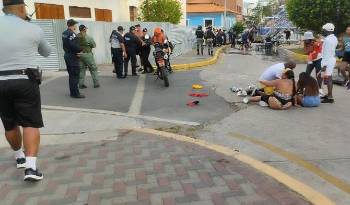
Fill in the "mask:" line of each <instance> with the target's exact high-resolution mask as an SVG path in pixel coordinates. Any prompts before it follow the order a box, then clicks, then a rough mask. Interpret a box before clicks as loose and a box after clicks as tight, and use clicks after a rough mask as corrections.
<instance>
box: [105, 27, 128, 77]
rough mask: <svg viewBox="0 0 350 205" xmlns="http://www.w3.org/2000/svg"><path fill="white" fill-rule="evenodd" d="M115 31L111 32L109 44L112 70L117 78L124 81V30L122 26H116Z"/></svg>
mask: <svg viewBox="0 0 350 205" xmlns="http://www.w3.org/2000/svg"><path fill="white" fill-rule="evenodd" d="M117 30H118V31H116V30H113V31H112V34H111V37H110V38H109V42H110V43H111V53H112V61H113V63H114V70H115V72H116V74H117V78H118V79H124V78H125V76H123V63H124V58H126V57H127V54H126V49H125V44H124V37H123V32H124V28H123V27H122V26H118V29H117Z"/></svg>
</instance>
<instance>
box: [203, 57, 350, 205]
mask: <svg viewBox="0 0 350 205" xmlns="http://www.w3.org/2000/svg"><path fill="white" fill-rule="evenodd" d="M228 53H229V51H228ZM275 62H276V59H275V58H270V57H263V56H255V55H248V56H242V55H239V54H225V55H224V56H223V57H222V60H221V61H220V62H219V63H218V64H217V65H215V66H210V69H206V70H204V71H202V72H201V78H202V79H203V80H206V81H207V82H208V83H209V84H211V85H215V86H216V87H217V89H216V93H217V94H218V95H220V96H222V97H224V98H225V100H226V101H227V102H233V103H236V105H237V106H239V107H240V109H237V110H239V111H238V112H235V113H231V114H230V116H228V117H226V118H224V119H222V120H220V121H218V122H216V123H213V124H211V125H209V126H206V127H205V128H204V129H203V130H201V131H199V132H198V133H197V135H198V136H199V137H200V138H202V139H205V140H208V141H211V142H214V143H218V144H222V145H225V146H233V147H236V148H237V149H239V150H240V151H242V152H244V153H248V154H250V155H251V156H254V157H256V158H257V159H259V160H261V161H264V162H266V163H268V164H270V165H272V166H274V167H277V168H279V169H280V170H283V171H286V172H287V173H288V174H290V175H291V176H294V177H296V178H297V179H299V180H301V181H303V182H305V183H307V184H309V185H311V186H312V187H313V188H315V189H316V190H319V191H320V192H322V193H323V194H325V195H326V196H328V197H330V198H331V199H333V200H334V201H335V202H337V204H342V205H347V204H350V197H349V194H350V192H349V191H350V189H349V187H350V186H349V184H350V175H349V170H350V160H349V159H350V151H349V149H348V145H349V143H350V141H349V140H350V138H349V137H350V134H349V129H348V127H349V125H348V121H349V120H348V119H349V117H350V111H349V109H348V105H349V103H348V102H349V101H350V93H349V91H346V89H345V88H342V87H339V86H335V88H334V89H335V91H334V93H335V94H334V95H335V99H336V103H335V104H332V105H321V107H319V108H311V109H308V108H293V109H291V110H288V111H273V110H270V109H267V108H262V107H259V106H258V105H249V106H246V105H243V104H241V103H237V102H240V101H241V100H242V98H240V97H237V96H236V95H234V94H233V93H231V92H230V91H229V88H230V87H232V86H241V87H246V86H247V85H248V84H249V83H251V82H253V83H255V82H256V79H258V78H259V76H260V74H261V73H262V71H263V70H264V68H266V67H267V66H268V65H271V64H273V63H275ZM305 67H306V65H298V66H297V69H296V73H297V75H298V73H299V72H302V71H304V70H305ZM242 136H244V137H242ZM247 138H249V139H254V140H260V141H262V142H263V143H268V144H269V145H268V146H270V145H274V146H277V147H278V148H281V149H282V150H283V152H281V151H278V152H273V151H271V150H268V149H267V148H266V147H263V146H261V143H260V144H257V142H256V141H255V143H254V142H252V141H249V140H247ZM270 147H271V146H270ZM285 151H287V152H289V154H293V155H297V156H298V157H300V158H299V159H295V158H294V159H293V157H290V155H289V156H288V157H289V158H287V157H286V156H283V154H285V153H284V152H285ZM300 159H302V160H304V161H303V162H302V163H300ZM298 163H299V164H298ZM303 163H304V164H303ZM305 163H306V164H305ZM310 163H311V164H312V165H315V166H316V168H315V167H313V168H310V167H311V166H310ZM301 164H303V165H305V166H306V167H308V168H309V169H306V168H305V167H303V166H301Z"/></svg>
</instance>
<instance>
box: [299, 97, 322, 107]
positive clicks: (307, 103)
mask: <svg viewBox="0 0 350 205" xmlns="http://www.w3.org/2000/svg"><path fill="white" fill-rule="evenodd" d="M302 104H303V107H318V106H320V104H321V99H320V96H304V98H303V102H302Z"/></svg>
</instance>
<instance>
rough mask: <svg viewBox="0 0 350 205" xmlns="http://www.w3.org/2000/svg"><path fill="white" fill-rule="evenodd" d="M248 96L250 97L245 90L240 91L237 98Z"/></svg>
mask: <svg viewBox="0 0 350 205" xmlns="http://www.w3.org/2000/svg"><path fill="white" fill-rule="evenodd" d="M247 95H248V94H247V91H245V90H241V91H238V93H237V96H240V97H245V96H247Z"/></svg>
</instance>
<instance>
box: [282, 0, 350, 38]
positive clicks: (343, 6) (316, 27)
mask: <svg viewBox="0 0 350 205" xmlns="http://www.w3.org/2000/svg"><path fill="white" fill-rule="evenodd" d="M286 8H287V12H288V16H289V19H290V20H291V21H293V22H294V24H295V25H296V26H298V27H300V28H302V29H307V30H313V31H320V30H321V28H322V25H324V24H325V23H328V22H331V23H334V24H335V26H336V33H337V34H339V33H341V32H344V30H345V28H346V27H347V26H348V25H350V13H349V10H350V1H349V0H289V1H288V2H287V7H286Z"/></svg>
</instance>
